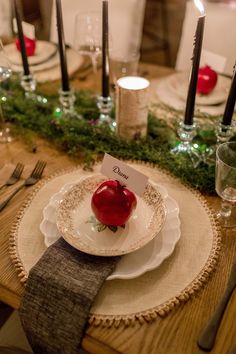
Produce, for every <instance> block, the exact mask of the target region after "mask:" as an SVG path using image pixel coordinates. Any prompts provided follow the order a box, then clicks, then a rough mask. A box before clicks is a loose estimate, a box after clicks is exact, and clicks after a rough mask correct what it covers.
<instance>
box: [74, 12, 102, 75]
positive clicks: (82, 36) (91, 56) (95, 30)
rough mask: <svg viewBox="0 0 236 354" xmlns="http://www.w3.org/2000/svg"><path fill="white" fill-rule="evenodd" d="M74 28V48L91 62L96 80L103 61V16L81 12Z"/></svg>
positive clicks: (96, 13) (77, 16)
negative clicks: (99, 66)
mask: <svg viewBox="0 0 236 354" xmlns="http://www.w3.org/2000/svg"><path fill="white" fill-rule="evenodd" d="M74 26H75V27H74V48H75V50H77V51H78V53H80V54H81V55H82V56H83V57H84V58H85V59H87V60H89V63H91V65H92V69H93V73H94V78H96V75H97V70H98V65H99V62H100V61H101V46H102V23H101V14H99V12H80V13H78V14H77V15H76V17H75V25H74ZM96 81H97V80H96ZM96 81H95V82H96Z"/></svg>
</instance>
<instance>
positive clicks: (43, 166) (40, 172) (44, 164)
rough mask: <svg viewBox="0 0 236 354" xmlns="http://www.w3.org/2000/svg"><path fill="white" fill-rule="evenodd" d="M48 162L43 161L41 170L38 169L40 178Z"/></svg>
mask: <svg viewBox="0 0 236 354" xmlns="http://www.w3.org/2000/svg"><path fill="white" fill-rule="evenodd" d="M46 164H47V163H46V162H44V161H42V165H41V168H40V171H38V178H41V176H42V174H43V171H44V169H45V167H46Z"/></svg>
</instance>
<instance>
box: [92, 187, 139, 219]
mask: <svg viewBox="0 0 236 354" xmlns="http://www.w3.org/2000/svg"><path fill="white" fill-rule="evenodd" d="M136 205H137V199H136V196H135V194H134V193H133V192H131V191H130V190H129V189H127V188H126V187H124V186H122V185H121V184H120V182H118V181H114V180H109V181H105V182H103V183H102V184H101V185H100V186H99V187H98V189H97V190H96V191H95V192H94V194H93V196H92V201H91V206H92V210H93V212H94V214H95V216H96V218H97V219H98V220H99V221H100V222H101V223H102V224H104V225H111V226H122V225H125V224H126V223H127V221H128V220H129V217H130V216H131V214H132V212H133V210H134V209H135V208H136Z"/></svg>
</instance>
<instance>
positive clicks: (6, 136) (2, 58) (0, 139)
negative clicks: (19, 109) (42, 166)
mask: <svg viewBox="0 0 236 354" xmlns="http://www.w3.org/2000/svg"><path fill="white" fill-rule="evenodd" d="M10 76H11V66H10V62H9V60H8V58H7V55H6V53H5V50H4V47H3V44H2V41H1V40H0V83H2V82H3V81H6V80H7V79H8V78H9V77H10ZM5 100H6V97H5V95H4V94H3V93H2V92H1V95H0V143H10V142H11V141H12V138H11V136H10V128H9V127H8V125H7V124H6V121H5V118H4V114H3V109H2V103H3V102H4V101H5Z"/></svg>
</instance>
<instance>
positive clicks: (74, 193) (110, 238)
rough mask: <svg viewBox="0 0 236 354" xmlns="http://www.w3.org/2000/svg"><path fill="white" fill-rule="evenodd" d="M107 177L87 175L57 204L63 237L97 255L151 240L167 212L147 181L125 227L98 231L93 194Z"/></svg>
mask: <svg viewBox="0 0 236 354" xmlns="http://www.w3.org/2000/svg"><path fill="white" fill-rule="evenodd" d="M106 180H107V178H105V177H104V176H101V175H95V176H91V177H88V178H86V179H84V180H82V181H80V182H78V183H77V184H75V185H74V186H73V187H72V188H71V189H70V190H69V191H68V192H67V193H65V194H64V195H63V199H62V200H61V201H60V203H59V205H58V207H57V218H56V223H57V228H58V230H59V232H60V234H61V235H62V237H63V238H64V239H65V241H67V242H68V243H69V244H70V245H71V246H73V247H75V248H76V249H78V250H80V251H82V252H85V253H88V254H93V255H97V256H119V255H123V254H127V253H130V252H134V251H136V250H137V249H139V248H141V247H143V246H144V245H145V244H147V243H148V242H150V241H151V240H152V239H153V238H154V237H155V236H157V235H158V233H159V232H160V231H161V229H162V227H163V225H164V222H165V216H166V209H165V205H164V202H163V198H162V196H161V194H160V193H159V191H158V189H157V188H156V187H154V186H153V185H151V184H150V183H147V185H146V187H145V190H144V193H143V195H142V197H139V196H137V207H136V209H135V210H134V212H133V214H132V215H131V217H130V219H129V220H128V222H127V224H126V225H125V228H122V227H119V228H118V230H117V232H115V233H114V232H113V231H112V230H110V229H109V228H108V227H107V228H105V229H103V230H102V231H98V229H97V228H96V227H94V225H93V224H91V223H90V222H89V221H90V219H91V217H92V216H93V215H94V214H93V212H92V209H91V198H92V195H93V193H94V192H95V190H96V189H97V188H98V186H99V185H100V184H101V183H102V182H104V181H106Z"/></svg>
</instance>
